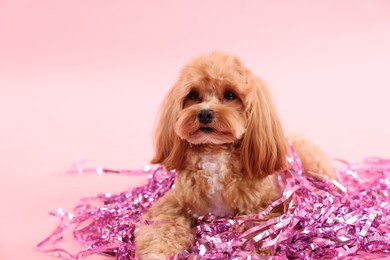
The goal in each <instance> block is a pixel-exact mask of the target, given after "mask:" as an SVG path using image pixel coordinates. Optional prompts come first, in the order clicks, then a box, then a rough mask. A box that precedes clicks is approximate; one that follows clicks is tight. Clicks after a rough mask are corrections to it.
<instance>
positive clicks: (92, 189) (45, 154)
mask: <svg viewBox="0 0 390 260" xmlns="http://www.w3.org/2000/svg"><path fill="white" fill-rule="evenodd" d="M211 50H223V51H227V52H231V53H234V54H237V55H238V56H240V57H241V59H242V61H243V62H244V63H245V64H246V65H247V67H248V68H250V69H251V70H252V71H253V72H255V73H256V74H258V75H259V76H261V77H263V78H264V79H265V80H266V81H267V82H269V85H270V88H271V91H272V93H273V95H274V99H275V102H276V105H277V107H278V108H279V113H280V116H281V118H282V121H283V122H284V124H285V126H286V128H287V129H288V130H291V131H293V132H298V133H302V134H304V135H306V136H307V137H309V138H310V139H312V140H314V141H315V142H317V143H318V144H319V145H320V146H321V147H322V148H323V149H324V150H325V152H326V153H327V154H329V156H330V157H332V158H343V159H346V160H349V161H351V162H356V161H360V160H362V159H363V158H364V157H366V156H383V157H390V139H389V133H390V131H389V128H390V123H389V111H390V102H389V95H390V90H389V88H390V2H389V1H386V0H383V1H375V0H374V1H358V0H349V1H338V0H335V1H302V0H301V1H287V0H285V1H222V0H219V1H192V2H190V1H153V2H152V1H137V2H136V1H128V0H126V1H125V0H123V1H106V0H93V1H92V0H90V1H78V0H57V1H53V0H39V1H38V0H34V1H33V0H30V1H11V0H1V1H0V116H1V117H0V118H1V130H0V153H1V157H0V158H1V159H0V160H1V164H0V165H1V173H0V176H1V177H0V178H1V179H0V183H1V186H2V187H1V190H0V192H1V193H0V195H1V197H0V198H1V202H2V203H1V207H0V212H1V214H0V218H1V221H0V258H1V259H50V258H49V257H48V256H44V255H42V254H40V253H38V252H36V250H35V245H36V243H37V242H39V241H40V240H42V239H43V238H44V237H45V236H46V235H48V234H49V232H50V231H52V229H53V228H54V225H55V223H56V222H55V220H54V219H53V218H51V217H49V216H48V215H47V213H48V212H49V211H50V210H55V209H56V208H57V207H64V208H65V209H67V210H70V209H72V207H73V206H74V205H75V204H76V203H77V202H78V199H79V198H81V197H85V196H91V195H95V194H97V193H100V192H112V193H114V192H119V191H124V190H126V189H127V188H129V187H131V186H134V185H139V184H141V183H143V182H144V181H145V177H123V176H94V175H82V176H68V175H53V174H52V173H55V172H61V171H63V170H65V169H67V168H68V167H69V165H71V164H72V163H73V162H76V161H79V160H82V159H89V160H90V161H89V163H88V165H102V166H107V167H110V168H119V169H120V168H140V167H142V166H143V165H144V164H147V163H148V161H149V159H150V158H151V156H152V151H153V149H152V143H151V135H152V130H153V125H154V121H155V115H156V113H157V111H158V107H159V105H160V102H161V101H162V99H163V96H164V95H165V93H166V92H167V90H168V89H169V88H170V87H171V86H172V84H173V83H174V81H175V80H176V77H177V75H178V71H179V70H180V68H181V67H182V66H183V64H185V63H186V62H187V61H188V60H189V59H190V57H192V56H195V55H198V54H200V53H205V52H208V51H211ZM91 259H102V257H97V256H96V257H92V258H91Z"/></svg>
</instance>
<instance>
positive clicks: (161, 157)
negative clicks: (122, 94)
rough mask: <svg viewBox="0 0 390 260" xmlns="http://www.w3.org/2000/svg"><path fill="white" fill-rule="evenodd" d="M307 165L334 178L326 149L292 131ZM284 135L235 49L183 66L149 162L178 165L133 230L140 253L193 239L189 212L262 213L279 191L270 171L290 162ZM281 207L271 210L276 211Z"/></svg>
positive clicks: (154, 253)
mask: <svg viewBox="0 0 390 260" xmlns="http://www.w3.org/2000/svg"><path fill="white" fill-rule="evenodd" d="M290 138H291V140H292V142H293V144H294V148H295V150H296V151H297V153H298V154H299V156H300V158H301V160H302V164H303V166H304V168H305V170H306V171H307V172H316V173H321V174H324V175H327V176H329V177H331V178H335V173H334V171H333V169H332V167H331V165H330V163H329V161H328V160H327V159H326V157H325V156H324V154H323V153H322V152H321V151H320V150H319V149H318V148H317V147H316V146H314V145H313V144H311V143H310V142H308V141H306V140H305V139H303V138H297V137H290ZM286 153H287V140H286V136H285V134H284V132H283V129H282V127H281V124H280V121H279V118H278V115H277V112H276V110H275V108H274V105H273V103H272V100H271V97H270V94H269V92H268V89H267V87H266V86H265V84H264V82H263V81H262V80H261V79H260V78H258V77H256V76H255V75H254V74H253V73H251V72H250V71H249V70H248V69H246V68H245V67H244V66H243V65H242V63H241V62H240V61H239V60H238V59H237V58H236V57H234V56H230V55H227V54H224V53H220V52H212V53H211V54H209V55H206V56H201V57H198V58H195V59H193V60H192V62H191V63H190V64H188V65H187V66H185V67H184V69H183V70H182V71H181V74H180V77H179V79H178V81H177V83H176V84H175V86H174V87H173V88H172V89H171V90H170V92H169V94H168V96H167V97H166V99H165V102H164V104H163V106H162V111H161V114H160V119H159V123H158V127H157V132H156V154H155V157H154V158H153V160H152V163H161V164H163V165H164V166H165V167H166V168H167V169H169V170H170V169H176V170H177V171H178V175H177V177H176V180H175V185H174V188H172V189H171V190H170V191H169V192H167V193H166V194H165V195H164V196H163V197H162V198H161V199H160V200H158V201H157V202H156V203H155V204H154V205H153V206H152V207H151V208H150V209H149V211H148V212H147V213H146V214H145V215H144V219H146V220H151V221H155V222H156V223H158V224H154V225H153V224H152V225H146V224H145V225H142V226H141V227H140V229H139V231H138V232H137V233H136V240H135V242H136V247H137V254H138V257H139V258H140V259H147V260H149V259H166V258H167V257H170V256H172V255H174V254H176V253H179V252H181V251H183V250H185V249H187V248H188V247H189V246H191V244H192V242H193V239H194V230H193V229H192V228H191V223H192V221H193V218H194V217H197V216H201V215H205V214H207V213H214V214H215V215H217V216H228V215H229V216H232V215H242V214H252V213H259V212H261V211H262V210H264V209H265V208H266V207H267V206H268V205H269V204H271V203H272V202H273V201H275V200H277V199H278V198H280V197H281V194H282V192H283V191H281V190H279V188H278V186H277V185H276V181H275V177H274V175H273V173H275V172H278V171H280V170H283V169H285V168H286V167H287V162H286ZM281 213H282V212H279V213H278V212H273V213H270V214H273V216H276V215H278V214H281Z"/></svg>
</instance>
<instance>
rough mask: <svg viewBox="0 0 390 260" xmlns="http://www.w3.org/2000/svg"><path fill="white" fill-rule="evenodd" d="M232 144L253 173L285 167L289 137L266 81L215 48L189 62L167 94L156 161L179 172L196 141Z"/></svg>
mask: <svg viewBox="0 0 390 260" xmlns="http://www.w3.org/2000/svg"><path fill="white" fill-rule="evenodd" d="M227 144H229V145H230V146H231V147H234V149H239V153H240V163H241V165H242V171H243V173H244V174H247V175H248V176H250V177H254V176H260V177H261V176H266V175H268V174H272V173H273V172H275V171H278V170H280V169H282V168H284V167H285V157H286V140H285V136H284V134H283V130H282V128H281V125H280V122H279V119H278V116H277V113H276V110H275V108H274V106H273V103H272V100H271V97H270V95H269V92H268V89H267V88H266V86H265V84H264V82H263V81H262V80H261V79H260V78H258V77H256V76H255V75H254V74H252V73H251V72H250V71H249V70H247V69H246V68H245V67H244V66H243V65H242V64H241V62H240V61H239V60H238V59H237V58H236V57H234V56H230V55H227V54H224V53H220V52H213V53H211V54H209V55H205V56H201V57H197V58H194V59H193V60H192V62H190V63H189V64H188V65H187V66H185V67H184V68H183V70H182V71H181V73H180V77H179V79H178V81H177V82H176V84H175V85H174V86H173V88H172V89H171V90H170V92H169V93H168V95H167V97H166V98H165V101H164V103H163V105H162V109H161V113H160V119H159V122H158V125H157V129H156V154H155V156H154V158H153V160H152V163H161V164H163V165H165V167H167V169H176V170H178V171H180V170H181V169H183V168H184V167H185V158H186V153H187V151H188V149H191V147H192V146H202V145H207V146H210V147H213V146H214V147H216V146H219V145H227Z"/></svg>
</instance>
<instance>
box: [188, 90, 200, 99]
mask: <svg viewBox="0 0 390 260" xmlns="http://www.w3.org/2000/svg"><path fill="white" fill-rule="evenodd" d="M187 98H188V99H190V100H198V99H199V93H198V92H196V91H191V92H190V94H188V96H187Z"/></svg>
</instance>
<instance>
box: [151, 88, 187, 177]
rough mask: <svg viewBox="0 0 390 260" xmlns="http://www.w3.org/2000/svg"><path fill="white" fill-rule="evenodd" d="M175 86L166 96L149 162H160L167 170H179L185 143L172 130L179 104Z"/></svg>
mask: <svg viewBox="0 0 390 260" xmlns="http://www.w3.org/2000/svg"><path fill="white" fill-rule="evenodd" d="M175 90H176V86H174V87H173V88H172V89H171V90H170V92H169V93H168V95H167V96H166V98H165V100H164V102H163V104H162V106H161V109H160V115H159V119H158V121H157V126H156V130H155V136H154V138H155V140H154V141H155V155H154V157H153V159H152V161H151V163H160V164H162V165H164V166H165V167H166V168H167V169H168V170H173V169H176V170H180V169H182V166H183V163H184V159H185V158H184V156H185V150H186V147H187V144H186V143H185V141H183V140H181V139H180V138H179V137H178V136H177V135H176V133H175V131H174V125H175V121H176V117H177V115H178V113H179V109H180V105H179V104H178V101H177V100H176V94H175Z"/></svg>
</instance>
